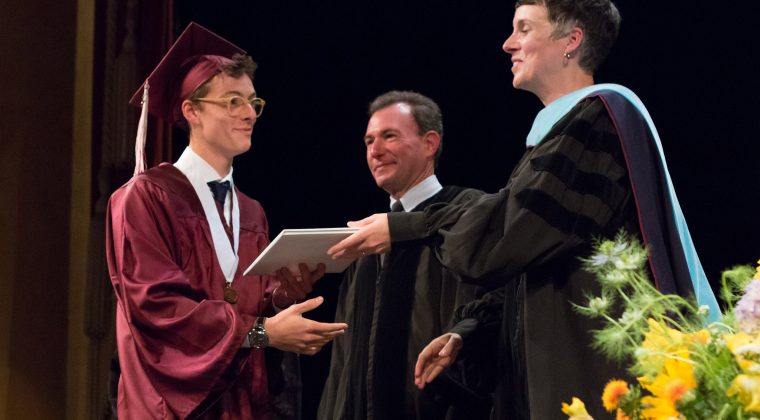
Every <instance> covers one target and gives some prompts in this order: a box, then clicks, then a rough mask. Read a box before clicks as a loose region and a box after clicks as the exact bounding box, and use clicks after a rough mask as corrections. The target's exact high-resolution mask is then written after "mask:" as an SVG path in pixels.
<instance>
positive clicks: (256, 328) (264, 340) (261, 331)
mask: <svg viewBox="0 0 760 420" xmlns="http://www.w3.org/2000/svg"><path fill="white" fill-rule="evenodd" d="M264 321H266V317H263V316H260V317H258V318H256V322H254V323H253V328H251V330H250V331H248V344H249V345H250V346H251V347H253V348H255V349H263V348H264V347H266V346H268V345H269V337H268V336H267V330H266V328H264Z"/></svg>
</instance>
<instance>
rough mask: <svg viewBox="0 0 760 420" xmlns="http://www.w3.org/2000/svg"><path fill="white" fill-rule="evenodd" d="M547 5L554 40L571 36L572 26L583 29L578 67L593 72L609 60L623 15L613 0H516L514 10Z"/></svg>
mask: <svg viewBox="0 0 760 420" xmlns="http://www.w3.org/2000/svg"><path fill="white" fill-rule="evenodd" d="M526 5H535V6H544V7H546V10H547V12H548V16H549V23H551V24H552V26H553V27H554V33H553V34H552V35H553V36H554V37H557V38H558V37H562V36H565V35H567V34H569V33H570V30H571V29H572V28H573V27H576V26H577V27H579V28H581V30H583V35H584V37H583V43H582V44H581V46H580V51H579V55H580V58H579V61H578V64H579V65H580V66H581V68H582V69H584V70H586V71H587V72H589V73H592V74H593V73H594V71H596V69H597V68H598V67H599V65H600V64H602V62H603V61H604V59H605V58H607V55H608V54H609V52H610V50H611V49H612V45H613V44H615V40H617V36H618V32H619V30H620V12H618V9H617V7H615V5H614V4H613V3H612V2H611V1H610V0H517V3H516V4H515V8H517V7H520V6H526Z"/></svg>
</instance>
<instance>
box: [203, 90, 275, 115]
mask: <svg viewBox="0 0 760 420" xmlns="http://www.w3.org/2000/svg"><path fill="white" fill-rule="evenodd" d="M195 100H196V101H200V102H211V103H214V104H217V105H227V112H229V114H230V116H231V117H239V116H240V115H241V114H242V113H243V111H244V110H245V106H246V105H250V106H251V108H253V112H255V113H256V117H257V118H258V117H260V116H261V113H262V112H264V105H266V103H267V102H266V101H265V100H263V99H261V98H258V97H257V98H251V99H246V98H244V97H242V96H239V95H234V96H227V97H224V98H196V99H195Z"/></svg>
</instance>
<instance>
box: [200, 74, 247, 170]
mask: <svg viewBox="0 0 760 420" xmlns="http://www.w3.org/2000/svg"><path fill="white" fill-rule="evenodd" d="M230 96H242V97H243V98H246V99H250V98H254V97H256V90H255V89H254V88H253V82H252V81H251V78H250V77H248V76H246V75H243V76H241V77H238V78H235V77H231V76H228V75H225V74H223V73H220V74H218V75H216V76H214V77H213V78H212V79H211V80H210V81H209V91H208V93H207V94H206V96H205V97H206V98H210V99H218V98H227V97H230ZM195 108H196V117H197V118H195V121H194V123H193V124H191V129H192V132H191V142H194V146H197V147H198V148H200V149H202V150H203V151H204V152H205V153H208V154H211V156H210V157H211V158H212V159H214V158H221V159H225V160H229V161H230V162H231V161H232V158H234V157H235V156H237V155H239V154H242V153H245V152H247V151H248V149H250V148H251V134H252V133H253V125H254V124H256V112H255V111H254V110H253V108H252V107H251V106H250V105H248V104H246V105H244V106H243V107H241V108H240V109H239V110H238V112H237V113H236V115H230V113H229V111H228V108H227V106H226V105H225V104H224V103H211V102H203V103H200V104H198V105H196V107H195ZM194 149H195V147H194Z"/></svg>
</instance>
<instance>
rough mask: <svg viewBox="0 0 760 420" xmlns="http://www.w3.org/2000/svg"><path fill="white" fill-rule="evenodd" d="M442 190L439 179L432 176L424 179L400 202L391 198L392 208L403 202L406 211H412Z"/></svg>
mask: <svg viewBox="0 0 760 420" xmlns="http://www.w3.org/2000/svg"><path fill="white" fill-rule="evenodd" d="M442 189H443V186H442V185H441V183H440V182H438V177H436V176H435V174H433V175H430V176H429V177H427V178H425V179H423V180H422V182H420V183H419V184H417V185H415V186H413V187H412V188H410V189H409V191H407V192H406V194H404V196H403V197H401V198H400V200H396V199H394V198H393V197H391V207H393V204H395V203H396V201H401V205H402V206H403V207H404V211H412V209H414V208H415V207H417V206H419V205H420V203H422V202H423V201H425V200H427V199H428V198H430V197H432V196H434V195H435V194H437V193H438V191H441V190H442Z"/></svg>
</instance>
